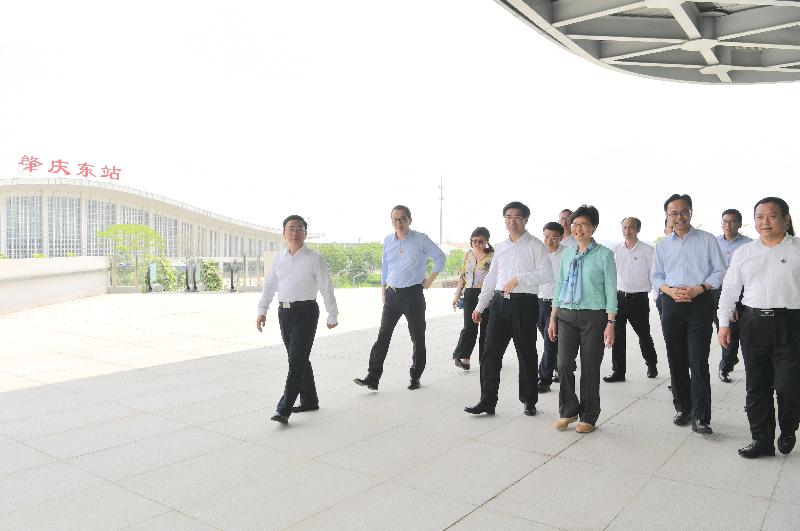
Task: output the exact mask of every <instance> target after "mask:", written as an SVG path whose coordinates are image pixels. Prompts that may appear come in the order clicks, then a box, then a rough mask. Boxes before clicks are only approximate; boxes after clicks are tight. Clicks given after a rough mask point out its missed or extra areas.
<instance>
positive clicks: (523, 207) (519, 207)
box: [503, 201, 531, 219]
mask: <svg viewBox="0 0 800 531" xmlns="http://www.w3.org/2000/svg"><path fill="white" fill-rule="evenodd" d="M509 208H516V209H517V210H521V211H522V217H523V218H525V219H528V218H529V217H531V209H530V208H528V207H527V206H526V205H525V204H524V203H520V202H519V201H511V202H510V203H509V204H507V205H506V206H504V207H503V216H505V215H506V211H507V210H508V209H509Z"/></svg>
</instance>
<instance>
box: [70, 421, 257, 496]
mask: <svg viewBox="0 0 800 531" xmlns="http://www.w3.org/2000/svg"><path fill="white" fill-rule="evenodd" d="M178 431H180V430H178ZM170 433H177V432H170ZM162 435H169V433H165V434H162ZM154 437H158V435H156V436H154ZM151 438H153V437H147V438H145V439H141V440H139V441H133V442H130V443H125V444H122V445H119V446H115V447H111V448H105V449H103V450H95V451H94V452H90V453H88V454H83V455H79V456H76V457H70V458H67V459H63V460H62V461H64V462H65V463H66V464H68V465H70V466H73V467H75V468H78V469H80V470H83V471H84V472H86V473H88V474H92V475H93V476H97V477H99V478H102V479H104V480H105V481H109V482H111V483H113V484H115V485H118V486H120V487H123V488H125V487H124V486H123V485H122V484H121V483H120V482H121V481H125V480H127V479H130V478H132V477H135V476H138V475H141V474H149V473H151V472H155V471H156V470H159V469H162V468H166V467H170V466H174V465H178V464H181V463H185V462H186V461H191V460H192V459H198V458H201V457H206V456H208V455H210V454H213V453H214V452H219V451H221V450H228V449H230V448H233V447H234V446H237V445H238V444H240V443H241V442H242V441H239V440H237V439H233V440H232V441H230V444H227V443H226V444H225V445H224V446H220V447H217V448H214V449H211V450H208V451H204V452H202V453H200V454H195V455H191V456H188V457H185V458H180V459H178V460H177V461H174V462H171V463H167V464H164V465H158V466H156V467H153V468H148V469H146V470H138V471H136V472H135V473H133V474H129V475H126V476H123V477H119V478H116V479H109V478H107V477H105V476H102V475H100V474H99V473H97V472H95V471H93V470H91V469H90V467H87V466H83V465H81V464H80V463H74V462H72V461H74V460H76V459H78V458H80V457H86V456H90V455H93V454H96V453H100V452H104V451H106V450H113V449H116V448H121V447H123V446H128V445H130V444H136V443H138V442H142V441H146V440H147V439H151ZM126 490H129V489H127V488H126Z"/></svg>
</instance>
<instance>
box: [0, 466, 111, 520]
mask: <svg viewBox="0 0 800 531" xmlns="http://www.w3.org/2000/svg"><path fill="white" fill-rule="evenodd" d="M51 464H52V463H51ZM90 475H94V474H90ZM95 477H97V479H101V480H103V481H104V482H106V483H107V484H106V485H96V486H94V487H89V488H87V489H79V490H76V491H72V492H70V493H68V494H65V495H63V496H56V497H55V498H48V499H47V500H45V501H40V502H37V503H34V504H32V505H26V506H25V507H20V508H18V509H13V510H11V511H8V512H4V513H0V517H6V516H10V515H13V514H14V513H20V512H22V511H30V510H31V509H36V508H37V507H41V506H43V505H47V504H48V503H54V502H58V501H60V500H64V499H66V498H69V497H70V496H76V495H78V494H84V493H87V492H91V491H93V490H98V489H102V488H106V487H108V486H110V485H112V484H113V483H112V482H110V481H108V480H107V479H105V478H101V477H98V476H95Z"/></svg>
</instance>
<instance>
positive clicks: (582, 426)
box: [575, 422, 595, 433]
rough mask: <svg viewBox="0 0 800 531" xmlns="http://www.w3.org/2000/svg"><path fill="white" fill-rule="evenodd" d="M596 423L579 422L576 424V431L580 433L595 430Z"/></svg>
mask: <svg viewBox="0 0 800 531" xmlns="http://www.w3.org/2000/svg"><path fill="white" fill-rule="evenodd" d="M594 427H595V426H594V424H589V423H588V422H579V423H577V424H576V425H575V431H577V432H578V433H589V432H591V431H594Z"/></svg>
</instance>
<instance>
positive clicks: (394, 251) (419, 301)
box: [353, 205, 445, 391]
mask: <svg viewBox="0 0 800 531" xmlns="http://www.w3.org/2000/svg"><path fill="white" fill-rule="evenodd" d="M391 220H392V226H393V227H394V232H393V233H392V234H390V235H388V236H387V237H386V238H385V239H384V240H383V255H382V260H381V297H382V299H383V312H382V314H381V327H380V329H379V330H378V339H377V340H376V341H375V344H374V345H373V346H372V350H371V351H370V354H369V370H368V372H367V376H366V377H364V378H356V379H354V380H353V381H354V382H355V383H356V384H358V385H362V386H366V387H367V388H368V389H372V390H377V389H378V383H379V382H380V379H381V375H382V374H383V362H384V360H385V359H386V353H387V352H388V351H389V343H390V342H391V340H392V333H393V332H394V328H395V326H397V321H399V320H400V317H401V316H404V315H405V317H406V321H407V322H408V332H409V333H410V334H411V343H412V344H413V345H414V347H413V353H412V357H411V368H410V369H409V375H410V376H411V381H410V382H409V384H408V388H409V389H410V390H412V391H413V390H414V389H418V388H419V386H420V384H419V379H420V377H421V376H422V371H424V370H425V358H426V350H425V295H424V294H423V292H422V291H423V289H428V288H429V287H431V284H433V281H434V279H435V278H436V275H438V274H439V273H440V272H441V271H442V270H443V269H444V265H445V255H444V253H443V252H442V250H441V249H439V247H438V246H437V245H436V244H435V243H433V242H432V241H431V239H430V238H428V236H427V235H426V234H423V233H421V232H417V231H414V230H411V210H409V208H408V207H407V206H405V205H397V206H395V207H394V208H393V209H392V212H391ZM428 258H431V259H432V260H433V272H432V273H431V275H430V276H429V277H427V278H426V277H425V272H426V263H427V259H428Z"/></svg>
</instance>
